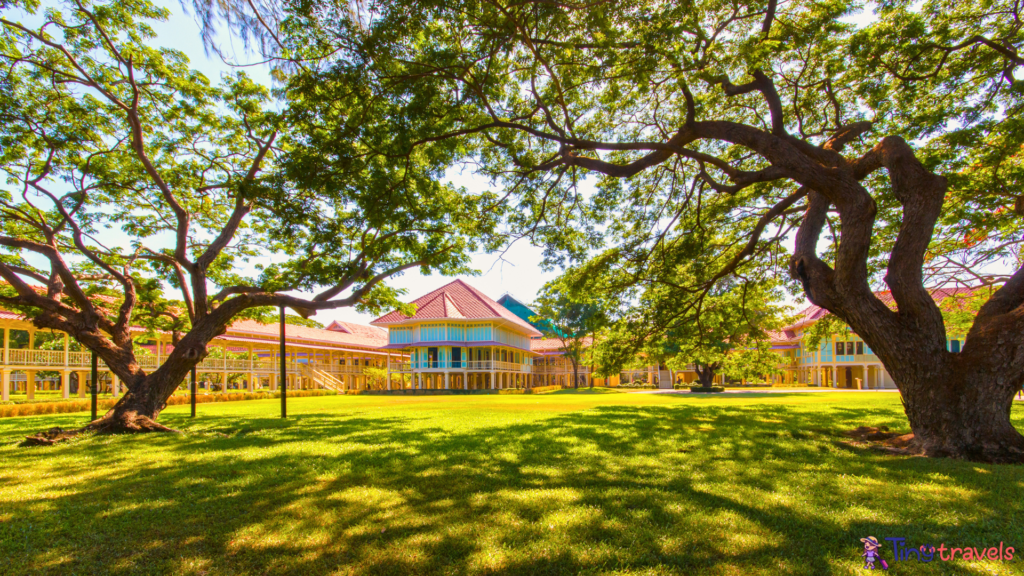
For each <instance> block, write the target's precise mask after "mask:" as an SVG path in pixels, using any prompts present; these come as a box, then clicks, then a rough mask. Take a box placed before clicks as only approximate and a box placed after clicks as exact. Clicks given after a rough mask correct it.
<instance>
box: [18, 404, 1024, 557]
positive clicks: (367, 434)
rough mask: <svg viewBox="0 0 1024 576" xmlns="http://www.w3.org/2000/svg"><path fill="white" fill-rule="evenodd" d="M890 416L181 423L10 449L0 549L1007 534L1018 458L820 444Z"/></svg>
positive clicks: (640, 550) (389, 546) (465, 550)
mask: <svg viewBox="0 0 1024 576" xmlns="http://www.w3.org/2000/svg"><path fill="white" fill-rule="evenodd" d="M899 416H900V411H899V408H898V406H896V407H892V408H884V407H880V408H869V409H866V410H859V411H858V410H846V409H837V408H836V407H835V406H823V407H821V408H820V409H815V408H814V407H811V408H810V409H808V408H807V407H804V408H803V409H801V410H794V409H792V408H789V407H786V406H783V405H743V406H732V405H717V406H711V405H698V406H694V405H682V404H680V405H670V406H637V407H632V406H607V407H599V408H594V409H590V410H586V411H581V412H572V413H566V414H560V415H556V416H552V417H549V418H546V419H543V420H539V421H533V422H525V423H515V424H507V425H500V426H489V427H488V426H475V425H473V423H472V422H465V423H459V422H450V421H445V420H442V419H438V418H436V417H435V418H426V417H421V416H417V415H416V414H415V413H412V414H409V415H402V416H380V417H370V416H367V415H366V414H362V413H358V412H357V413H351V414H341V415H338V414H324V413H317V414H305V415H302V416H300V417H297V418H295V419H290V420H289V421H284V422H283V421H281V420H280V419H271V418H236V417H231V418H228V417H224V418H209V419H208V421H207V422H205V423H204V424H202V425H201V426H197V427H196V429H197V431H196V432H194V433H193V434H190V435H186V436H170V435H153V436H148V437H145V438H104V439H99V438H94V439H89V440H86V441H84V442H82V443H81V444H79V445H77V446H68V447H59V448H57V449H56V450H50V451H45V450H43V449H39V450H36V449H32V450H23V451H20V452H17V453H10V452H8V453H7V454H15V455H16V457H17V460H18V462H17V465H18V467H22V468H24V467H26V466H30V467H42V468H45V469H46V471H47V474H48V475H49V476H48V478H52V479H53V480H50V481H47V482H45V483H44V484H45V485H44V486H42V487H41V489H38V490H36V491H34V492H32V493H27V494H26V495H25V497H24V498H22V499H19V500H18V501H16V502H13V503H11V504H10V505H7V506H5V509H4V510H2V511H0V514H2V516H0V517H2V519H3V521H2V522H0V550H2V552H3V554H4V556H5V557H6V558H8V559H9V561H10V564H9V566H11V567H19V568H28V570H23V571H25V572H37V573H53V574H64V573H112V574H136V573H139V574H141V573H153V574H167V573H172V574H249V573H253V574H263V573H274V574H318V573H332V572H340V573H347V572H349V571H351V572H355V573H366V574H481V573H488V574H574V573H580V572H589V573H606V572H615V571H619V572H636V573H681V574H694V573H700V574H734V573H741V572H742V573H747V574H853V573H855V572H857V571H858V566H859V564H858V562H857V560H858V558H859V552H860V550H859V549H860V542H859V539H860V538H862V537H864V536H867V535H874V536H876V537H878V538H883V537H885V536H902V537H906V538H908V539H909V540H910V541H911V542H913V543H925V542H929V543H938V542H943V541H945V542H953V543H959V544H963V545H977V546H980V545H988V544H989V543H997V544H998V542H1000V541H1004V542H1007V543H1008V544H1009V543H1011V542H1013V543H1016V541H1015V539H1019V538H1020V532H1019V526H1020V525H1021V523H1022V521H1024V472H1022V469H1021V468H1020V467H1011V466H982V465H975V464H970V463H963V462H953V461H948V460H926V459H921V458H894V457H889V456H882V455H877V454H874V453H870V452H850V451H847V450H842V449H839V448H837V447H836V446H835V444H834V442H835V441H836V440H837V438H838V437H839V436H838V433H839V432H840V431H841V430H842V429H845V427H846V426H848V425H849V423H850V422H851V421H854V420H857V421H861V422H862V421H863V420H865V419H876V420H879V421H886V420H890V419H891V420H898V418H899ZM458 417H459V418H468V419H472V417H473V416H472V415H471V414H467V415H461V416H458ZM61 478H63V479H72V483H71V485H70V486H69V485H68V483H66V482H59V481H56V479H61ZM3 481H4V483H3V484H0V487H4V486H9V484H10V482H11V478H10V477H8V476H4V477H3ZM1018 544H1020V545H1024V542H1019V543H1018ZM887 557H888V558H890V559H891V555H890V556H887ZM890 561H891V560H890ZM899 568H900V573H903V574H917V573H920V574H924V573H928V574H933V573H936V572H938V573H974V572H975V571H977V572H978V573H981V572H980V571H981V570H982V567H975V566H972V565H970V564H969V563H968V564H957V563H952V564H951V563H933V564H921V565H910V564H906V563H900V565H899ZM988 568H991V566H989V567H988ZM8 569H9V568H8Z"/></svg>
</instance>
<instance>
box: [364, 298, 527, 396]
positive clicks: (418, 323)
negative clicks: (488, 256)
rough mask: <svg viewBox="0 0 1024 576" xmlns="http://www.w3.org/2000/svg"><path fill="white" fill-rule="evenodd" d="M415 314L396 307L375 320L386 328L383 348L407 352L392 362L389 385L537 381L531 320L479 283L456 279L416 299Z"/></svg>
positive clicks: (489, 385)
mask: <svg viewBox="0 0 1024 576" xmlns="http://www.w3.org/2000/svg"><path fill="white" fill-rule="evenodd" d="M411 304H413V305H414V306H415V307H416V311H415V312H414V313H413V315H412V316H408V315H406V314H404V313H402V312H401V311H400V310H393V311H392V312H389V313H388V314H385V315H384V316H381V317H380V318H378V319H376V320H374V321H373V322H371V324H372V325H373V326H378V327H382V328H387V330H388V343H387V345H386V346H384V347H383V348H384V349H385V350H390V351H395V352H397V353H399V354H400V355H401V356H403V359H402V360H400V361H392V362H389V363H388V372H387V377H386V379H387V389H389V390H393V389H403V388H411V389H423V390H448V389H460V390H486V389H490V390H500V389H507V388H525V387H531V386H532V385H533V384H534V371H533V368H534V360H535V358H536V357H537V356H538V355H537V354H536V353H535V352H534V351H533V350H532V349H531V339H533V338H538V337H540V336H541V333H540V331H539V330H537V329H536V328H534V327H533V326H532V325H531V324H530V323H529V322H527V321H525V320H523V319H522V318H520V317H519V316H517V315H515V314H513V313H512V312H510V311H509V310H508V309H507V308H505V307H504V306H502V305H501V304H498V303H497V302H496V301H494V300H492V299H490V298H489V297H487V296H486V295H484V294H483V293H481V292H480V291H479V290H477V289H476V288H473V287H472V286H470V285H469V284H467V283H465V282H463V281H462V280H456V281H454V282H452V283H450V284H447V285H445V286H442V287H441V288H438V289H437V290H434V291H433V292H431V293H429V294H426V295H425V296H422V297H420V298H417V299H416V300H414V301H413V302H411Z"/></svg>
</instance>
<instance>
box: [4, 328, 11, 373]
mask: <svg viewBox="0 0 1024 576" xmlns="http://www.w3.org/2000/svg"><path fill="white" fill-rule="evenodd" d="M10 350H11V329H10V328H4V364H10V363H11V361H10V356H11V353H10Z"/></svg>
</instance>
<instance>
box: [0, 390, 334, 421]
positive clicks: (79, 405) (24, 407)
mask: <svg viewBox="0 0 1024 576" xmlns="http://www.w3.org/2000/svg"><path fill="white" fill-rule="evenodd" d="M336 394H337V392H332V391H330V390H289V391H288V396H289V397H291V398H306V397H310V396H334V395H336ZM280 397H281V393H280V392H253V393H251V394H250V393H248V392H236V393H231V394H201V395H197V396H196V404H209V403H210V402H239V401H243V400H266V399H268V398H280ZM116 403H117V400H116V399H114V398H103V399H101V400H98V401H97V403H96V406H97V409H98V410H99V411H100V412H106V411H107V410H109V409H110V408H112V407H113V406H114V404H116ZM188 403H189V397H188V396H185V395H179V394H175V395H174V396H171V397H170V398H168V399H167V405H168V406H176V405H181V404H188ZM91 406H92V404H91V400H89V399H85V400H65V401H63V402H35V403H26V404H5V405H0V418H7V417H10V416H38V415H40V414H66V413H68V412H88V411H89V410H90V409H91V408H90V407H91Z"/></svg>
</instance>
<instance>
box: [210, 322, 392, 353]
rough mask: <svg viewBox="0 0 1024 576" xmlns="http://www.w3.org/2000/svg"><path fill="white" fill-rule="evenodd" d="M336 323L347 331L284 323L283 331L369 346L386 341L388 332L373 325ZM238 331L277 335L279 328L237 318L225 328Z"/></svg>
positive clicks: (385, 342) (287, 335)
mask: <svg viewBox="0 0 1024 576" xmlns="http://www.w3.org/2000/svg"><path fill="white" fill-rule="evenodd" d="M337 324H339V325H342V326H344V327H345V328H346V330H348V331H347V332H341V331H338V330H327V329H322V328H307V327H306V326H295V325H293V324H286V325H285V327H284V333H285V337H287V338H297V339H302V340H315V341H319V342H327V343H330V344H341V345H345V344H347V345H351V346H365V347H371V348H377V347H380V346H384V345H386V344H387V343H388V333H387V331H386V330H381V329H380V328H374V327H373V326H364V325H361V324H352V323H350V322H338V323H337ZM332 325H333V323H332ZM239 332H243V333H249V334H260V335H272V336H277V335H279V334H280V328H279V326H278V325H277V324H261V323H259V322H256V321H255V320H238V321H236V322H235V323H233V324H232V325H231V326H230V327H228V330H227V333H228V334H231V333H236V334H237V333H239Z"/></svg>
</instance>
